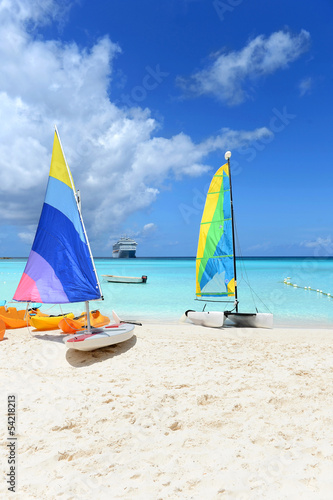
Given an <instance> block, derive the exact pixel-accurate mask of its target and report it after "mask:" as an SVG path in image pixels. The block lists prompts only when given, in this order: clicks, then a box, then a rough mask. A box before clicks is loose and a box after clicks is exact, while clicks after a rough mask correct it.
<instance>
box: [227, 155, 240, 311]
mask: <svg viewBox="0 0 333 500" xmlns="http://www.w3.org/2000/svg"><path fill="white" fill-rule="evenodd" d="M230 157H231V152H230V151H227V152H226V153H225V155H224V158H225V159H226V160H227V161H228V170H229V183H230V205H231V227H232V245H233V248H234V276H235V305H236V313H238V299H237V275H236V245H235V226H234V207H233V201H232V183H231V170H230Z"/></svg>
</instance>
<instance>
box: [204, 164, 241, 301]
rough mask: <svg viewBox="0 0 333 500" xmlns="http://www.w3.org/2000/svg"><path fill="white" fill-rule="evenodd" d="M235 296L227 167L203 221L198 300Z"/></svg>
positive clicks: (209, 195) (215, 185) (209, 197)
mask: <svg viewBox="0 0 333 500" xmlns="http://www.w3.org/2000/svg"><path fill="white" fill-rule="evenodd" d="M234 295H235V276H234V248H233V236H232V220H231V200H230V177H229V166H228V163H226V164H225V165H222V167H220V168H219V170H218V171H217V172H216V174H215V175H214V177H213V179H212V182H211V184H210V186H209V190H208V193H207V198H206V204H205V208H204V212H203V215H202V219H201V225H200V234H199V242H198V250H197V259H196V296H197V297H198V298H207V299H208V298H210V297H225V296H229V297H232V296H234ZM213 300H215V299H213Z"/></svg>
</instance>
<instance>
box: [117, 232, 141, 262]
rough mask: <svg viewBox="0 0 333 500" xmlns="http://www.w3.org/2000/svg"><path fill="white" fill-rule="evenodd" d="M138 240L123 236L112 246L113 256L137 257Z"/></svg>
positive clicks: (122, 257)
mask: <svg viewBox="0 0 333 500" xmlns="http://www.w3.org/2000/svg"><path fill="white" fill-rule="evenodd" d="M136 247H137V242H136V241H134V240H132V239H131V238H128V237H127V236H122V237H121V238H120V240H119V241H117V243H115V244H114V245H113V247H112V257H113V258H114V259H133V258H135V257H136Z"/></svg>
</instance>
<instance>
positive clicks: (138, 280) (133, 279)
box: [102, 274, 148, 283]
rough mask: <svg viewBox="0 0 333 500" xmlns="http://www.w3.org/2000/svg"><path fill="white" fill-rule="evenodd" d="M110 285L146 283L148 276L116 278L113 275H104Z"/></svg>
mask: <svg viewBox="0 0 333 500" xmlns="http://www.w3.org/2000/svg"><path fill="white" fill-rule="evenodd" d="M102 276H103V278H105V279H106V281H108V282H109V283H146V282H147V279H148V276H145V275H142V276H141V277H139V276H115V275H113V274H102Z"/></svg>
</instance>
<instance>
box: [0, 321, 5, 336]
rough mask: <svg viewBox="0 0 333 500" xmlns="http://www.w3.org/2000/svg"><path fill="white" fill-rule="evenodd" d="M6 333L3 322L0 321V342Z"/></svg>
mask: <svg viewBox="0 0 333 500" xmlns="http://www.w3.org/2000/svg"><path fill="white" fill-rule="evenodd" d="M5 331H6V325H5V322H4V321H3V320H2V319H0V341H1V340H3V338H4V335H5Z"/></svg>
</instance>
